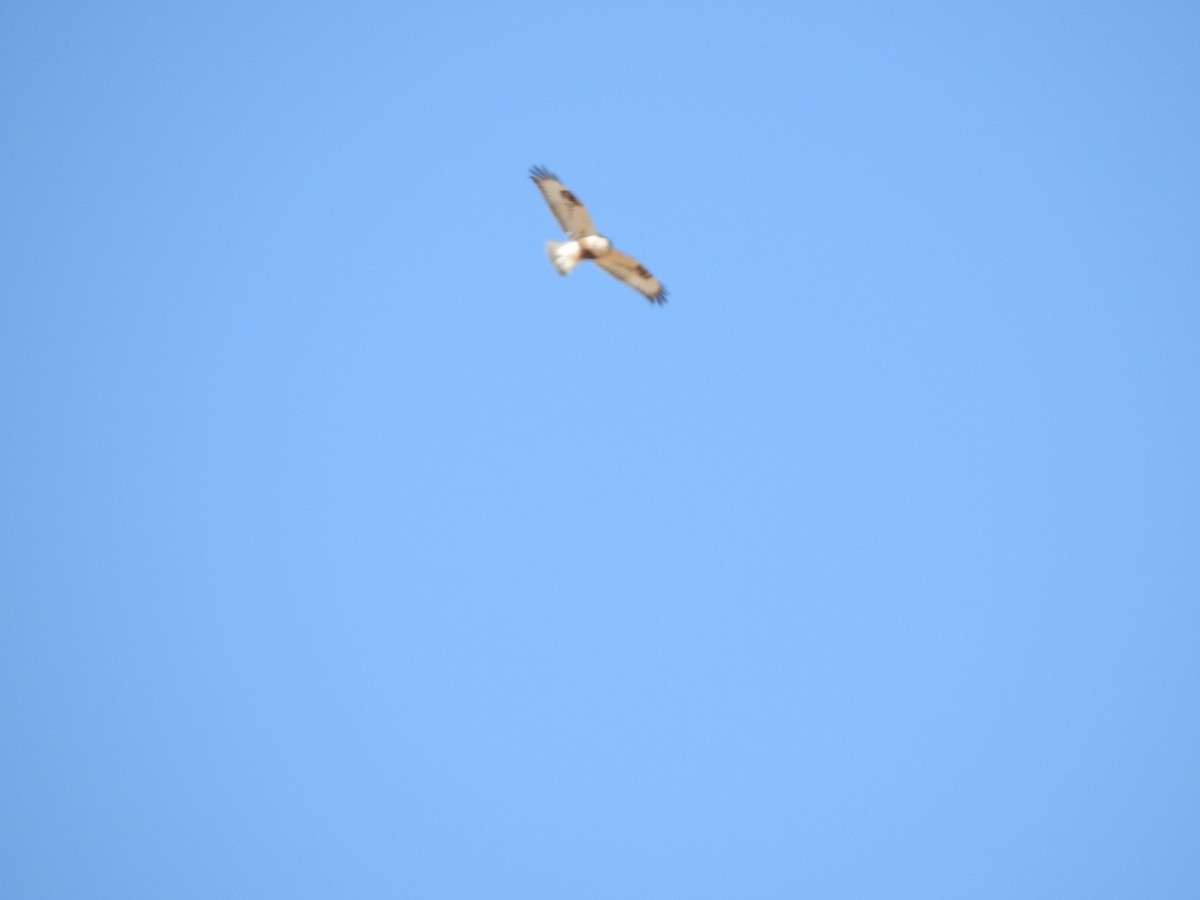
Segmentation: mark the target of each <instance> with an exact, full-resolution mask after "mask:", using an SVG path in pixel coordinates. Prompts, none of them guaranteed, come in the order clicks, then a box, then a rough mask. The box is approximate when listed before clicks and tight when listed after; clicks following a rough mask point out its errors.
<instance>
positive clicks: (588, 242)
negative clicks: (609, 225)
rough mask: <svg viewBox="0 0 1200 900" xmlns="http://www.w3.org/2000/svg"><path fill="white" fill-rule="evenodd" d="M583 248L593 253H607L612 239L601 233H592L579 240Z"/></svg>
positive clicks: (610, 247)
mask: <svg viewBox="0 0 1200 900" xmlns="http://www.w3.org/2000/svg"><path fill="white" fill-rule="evenodd" d="M579 243H581V244H582V245H583V247H584V249H586V250H590V251H592V252H593V253H607V252H608V251H609V250H611V249H612V241H610V240H609V239H608V238H606V237H605V236H604V235H602V234H592V235H588V236H587V237H585V238H583V239H582V240H580V242H579Z"/></svg>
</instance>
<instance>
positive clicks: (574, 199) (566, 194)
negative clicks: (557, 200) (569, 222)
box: [562, 188, 583, 206]
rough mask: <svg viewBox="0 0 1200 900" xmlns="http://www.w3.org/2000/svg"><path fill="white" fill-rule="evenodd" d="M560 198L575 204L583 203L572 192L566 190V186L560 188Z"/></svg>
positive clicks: (580, 204)
mask: <svg viewBox="0 0 1200 900" xmlns="http://www.w3.org/2000/svg"><path fill="white" fill-rule="evenodd" d="M562 198H563V199H564V200H566V201H567V202H568V203H574V204H575V205H576V206H583V204H582V203H580V202H579V198H578V197H576V196H575V195H574V194H572V193H571V192H570V191H568V190H567V189H566V188H564V189H563V190H562Z"/></svg>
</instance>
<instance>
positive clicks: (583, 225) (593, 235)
mask: <svg viewBox="0 0 1200 900" xmlns="http://www.w3.org/2000/svg"><path fill="white" fill-rule="evenodd" d="M529 177H530V178H531V179H532V180H533V183H534V184H536V185H537V188H538V190H539V191H541V192H542V196H543V197H545V198H546V203H547V204H548V205H549V206H550V212H551V213H553V214H554V218H556V219H557V220H558V224H559V225H561V226H562V229H563V231H565V232H566V233H567V237H568V238H569V240H566V241H547V242H546V255H547V256H549V257H550V262H552V263H553V264H554V268H555V269H557V270H558V274H559V275H570V274H571V270H572V269H574V268H575V267H576V266H577V265H579V263H580V262H582V261H583V260H585V259H590V260H592V261H593V262H594V263H595V264H596V265H598V266H599V267H600V268H602V269H603V270H604V271H605V272H607V273H608V274H609V275H613V276H615V277H616V278H619V279H620V280H621V281H623V282H625V283H626V284H627V285H629V286H630V287H631V288H633V289H634V290H637V291H640V292H641V293H642V295H643V296H645V298H646V299H647V300H649V301H650V302H651V303H659V304H662V303H666V302H667V289H666V288H665V287H663V286H662V283H661V282H660V281H659V280H658V279H657V278H655V277H654V276H653V275H651V274H650V270H649V269H647V268H646V267H645V266H643V265H642V264H641V263H640V262H638V261H637V260H636V259H634V258H633V257H632V256H629V255H628V254H625V253H622V252H621V251H620V250H615V249H613V245H612V241H610V240H609V239H608V238H606V237H604V236H603V235H601V234H598V233H597V232H596V226H595V225H593V224H592V217H591V216H590V215H588V211H587V207H585V206H584V205H583V201H581V200H580V199H579V198H578V197H576V196H575V195H574V194H572V193H571V192H570V191H569V190H567V188H566V186H565V185H564V184H563V183H562V182H561V181H559V180H558V178H557V176H555V175H553V174H552V173H551V172H549V171H547V170H546V168H545V167H544V166H533V167H532V168H530V170H529Z"/></svg>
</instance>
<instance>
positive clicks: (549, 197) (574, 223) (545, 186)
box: [529, 166, 596, 238]
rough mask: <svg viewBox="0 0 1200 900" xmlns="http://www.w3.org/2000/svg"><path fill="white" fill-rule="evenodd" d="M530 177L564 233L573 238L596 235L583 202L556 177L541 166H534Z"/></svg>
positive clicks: (594, 227)
mask: <svg viewBox="0 0 1200 900" xmlns="http://www.w3.org/2000/svg"><path fill="white" fill-rule="evenodd" d="M529 177H530V178H532V179H533V183H534V184H536V185H537V186H538V190H539V191H541V192H542V196H543V197H545V198H546V202H547V203H548V204H550V212H552V213H554V218H556V219H558V224H559V225H561V226H562V227H563V231H565V232H567V234H569V235H571V237H572V238H581V237H584V236H585V235H589V234H595V233H596V226H595V225H593V224H592V217H591V216H589V215H588V211H587V208H586V207H585V206H584V205H583V202H582V201H581V200H580V199H579V198H578V197H576V196H575V195H574V194H572V193H571V192H570V191H568V190H567V189H566V187H564V186H563V183H562V182H561V181H559V180H558V179H557V178H556V177H555V176H554V175H552V174H550V173H549V172H547V171H546V170H545V169H544V168H542V167H541V166H534V167H533V168H532V169H530V170H529Z"/></svg>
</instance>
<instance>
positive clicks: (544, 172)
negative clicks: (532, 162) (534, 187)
mask: <svg viewBox="0 0 1200 900" xmlns="http://www.w3.org/2000/svg"><path fill="white" fill-rule="evenodd" d="M529 177H530V178H532V179H533V180H534V181H535V182H537V181H547V180H551V181H558V178H557V176H555V175H554V173H553V172H551V171H550V170H549V169H547V168H546V167H545V166H530V167H529Z"/></svg>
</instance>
